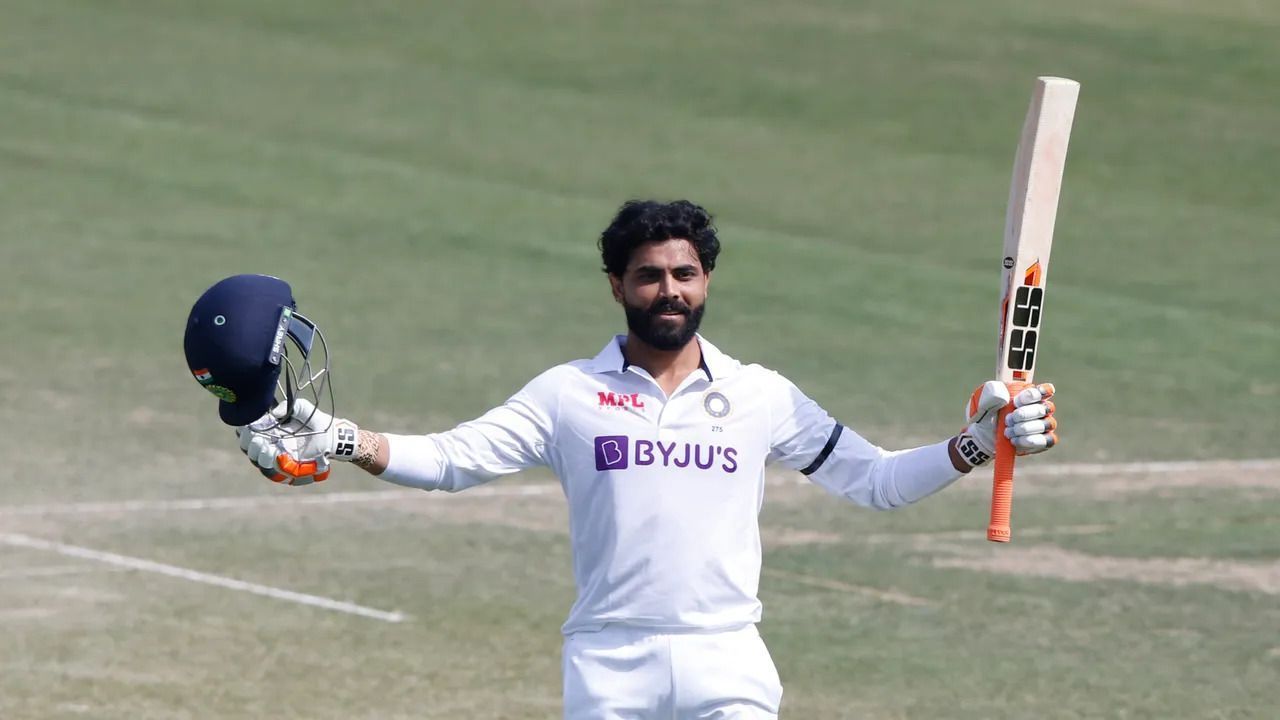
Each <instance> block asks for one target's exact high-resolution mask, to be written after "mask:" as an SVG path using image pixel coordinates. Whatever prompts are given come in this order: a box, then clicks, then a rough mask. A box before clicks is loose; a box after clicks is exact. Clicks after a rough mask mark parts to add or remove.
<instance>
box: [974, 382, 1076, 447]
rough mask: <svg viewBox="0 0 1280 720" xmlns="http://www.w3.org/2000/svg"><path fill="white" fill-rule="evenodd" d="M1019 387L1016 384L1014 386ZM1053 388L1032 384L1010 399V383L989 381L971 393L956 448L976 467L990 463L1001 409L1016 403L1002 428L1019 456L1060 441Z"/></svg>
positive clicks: (1046, 384)
mask: <svg viewBox="0 0 1280 720" xmlns="http://www.w3.org/2000/svg"><path fill="white" fill-rule="evenodd" d="M1015 387H1017V386H1015ZM1053 394H1054V387H1053V385H1052V384H1050V383H1040V384H1038V385H1029V386H1027V387H1025V388H1024V389H1023V390H1022V391H1020V392H1019V393H1018V394H1017V395H1016V396H1014V397H1013V398H1012V401H1011V400H1010V398H1009V386H1008V385H1005V384H1004V383H1002V382H999V381H997V380H988V381H987V382H985V383H983V384H981V385H979V386H978V389H976V390H974V391H973V395H971V396H969V403H968V404H967V405H966V406H965V420H966V421H967V422H968V423H969V424H968V426H966V427H965V429H964V431H963V432H961V433H960V435H959V437H958V438H957V440H956V449H957V450H959V451H960V455H961V456H963V457H964V459H965V461H966V462H968V463H969V464H970V465H971V466H973V467H978V466H980V465H985V464H987V463H988V462H990V460H991V458H992V457H994V456H995V452H996V436H995V433H996V422H997V418H998V417H999V413H1000V410H1001V408H1003V407H1005V406H1006V405H1008V404H1009V403H1010V402H1012V403H1013V407H1014V410H1013V411H1012V412H1010V413H1009V415H1008V416H1007V417H1006V418H1005V427H1003V428H1000V430H1001V431H1002V432H1003V433H1004V436H1005V437H1007V438H1009V441H1010V442H1011V443H1013V447H1014V448H1015V449H1016V450H1017V453H1018V454H1019V455H1034V454H1036V453H1041V452H1044V451H1045V450H1048V449H1049V448H1051V447H1053V446H1054V445H1056V444H1057V443H1058V434H1057V432H1055V431H1056V430H1057V428H1058V420H1057V418H1055V417H1054V416H1053V411H1054V405H1053V401H1052V400H1050V399H1049V398H1051V397H1053Z"/></svg>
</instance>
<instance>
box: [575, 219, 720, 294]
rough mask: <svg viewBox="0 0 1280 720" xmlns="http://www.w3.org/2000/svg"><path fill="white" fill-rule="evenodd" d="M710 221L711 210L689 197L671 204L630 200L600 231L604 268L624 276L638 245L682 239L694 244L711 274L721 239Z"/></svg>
mask: <svg viewBox="0 0 1280 720" xmlns="http://www.w3.org/2000/svg"><path fill="white" fill-rule="evenodd" d="M711 221H712V217H711V213H709V212H707V211H706V210H704V209H703V208H702V207H701V206H700V205H695V204H694V203H691V202H689V201H688V200H676V201H675V202H669V203H660V202H657V201H656V200H628V201H627V202H625V203H623V205H622V207H621V208H619V209H618V214H617V215H615V216H614V218H613V222H611V223H609V227H607V228H605V231H604V232H603V233H601V234H600V243H599V246H600V255H601V257H602V258H603V260H604V271H605V272H606V273H609V274H610V275H616V276H618V277H621V276H622V275H623V274H624V273H625V272H626V271H627V263H629V262H630V261H631V253H632V252H633V251H634V250H635V249H636V248H637V247H640V246H641V245H643V244H644V243H647V242H662V241H664V240H670V239H672V238H681V239H684V240H688V241H689V242H691V243H693V248H694V250H696V251H697V253H698V261H699V262H700V263H702V271H703V272H704V273H709V272H711V271H712V270H714V269H715V267H716V256H717V255H719V254H720V239H719V238H717V237H716V228H715V225H713V224H712V223H711Z"/></svg>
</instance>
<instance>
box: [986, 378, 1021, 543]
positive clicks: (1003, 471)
mask: <svg viewBox="0 0 1280 720" xmlns="http://www.w3.org/2000/svg"><path fill="white" fill-rule="evenodd" d="M1012 411H1013V403H1010V404H1009V405H1006V406H1005V407H1003V408H1001V409H1000V414H999V416H997V418H996V462H995V468H996V471H995V478H994V480H993V481H992V485H991V524H990V525H988V526H987V539H988V540H990V541H991V542H1002V543H1007V542H1009V537H1010V533H1009V515H1010V513H1011V512H1012V511H1013V463H1014V458H1015V457H1017V451H1016V450H1014V447H1013V443H1012V442H1010V441H1009V438H1007V437H1005V436H1004V428H1005V424H1004V423H1005V418H1006V417H1008V415H1009V413H1010V412H1012Z"/></svg>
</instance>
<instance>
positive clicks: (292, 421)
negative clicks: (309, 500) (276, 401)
mask: <svg viewBox="0 0 1280 720" xmlns="http://www.w3.org/2000/svg"><path fill="white" fill-rule="evenodd" d="M285 416H286V406H285V404H284V403H281V404H280V405H278V406H277V407H276V408H275V409H274V410H272V411H271V412H270V413H269V414H267V415H265V416H263V417H262V418H259V419H258V420H257V421H255V422H254V423H252V424H250V425H247V426H245V427H241V428H236V435H237V436H238V437H239V438H240V450H241V451H242V452H244V454H245V455H247V456H248V458H249V461H250V462H252V463H253V464H254V466H255V467H257V468H258V470H259V471H260V472H261V473H262V474H263V475H264V476H266V477H267V478H268V479H270V480H271V481H272V482H281V483H287V484H289V485H309V484H311V483H313V482H320V481H322V480H324V479H325V478H327V477H329V461H330V460H331V459H333V460H342V461H348V460H351V459H352V457H353V456H354V455H355V452H356V444H357V440H358V438H359V436H360V430H359V428H358V427H357V426H356V424H355V423H353V422H351V421H349V420H342V419H335V418H334V417H333V416H331V415H329V414H328V413H326V412H324V411H322V410H319V409H317V408H316V407H315V405H313V404H312V403H311V402H309V401H307V400H304V399H297V400H294V403H293V412H292V413H290V414H288V417H287V418H286V417H285Z"/></svg>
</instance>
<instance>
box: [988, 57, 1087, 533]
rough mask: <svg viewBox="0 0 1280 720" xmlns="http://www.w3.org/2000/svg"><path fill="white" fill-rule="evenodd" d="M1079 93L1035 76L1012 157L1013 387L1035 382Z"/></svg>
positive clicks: (997, 482)
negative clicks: (1059, 204)
mask: <svg viewBox="0 0 1280 720" xmlns="http://www.w3.org/2000/svg"><path fill="white" fill-rule="evenodd" d="M1079 94H1080V83H1078V82H1076V81H1074V80H1068V79H1066V78H1059V77H1039V78H1036V82H1035V87H1034V89H1033V91H1032V93H1031V105H1030V107H1029V108H1028V109H1027V117H1026V120H1025V121H1024V122H1023V125H1022V135H1021V136H1020V138H1019V140H1018V151H1017V154H1016V155H1015V156H1014V161H1013V178H1012V180H1011V181H1010V183H1009V207H1008V210H1007V211H1006V213H1005V224H1004V253H1003V258H1002V260H1001V266H1002V270H1003V273H1002V276H1001V282H1000V314H999V318H1000V330H999V334H998V342H997V345H996V379H997V380H1000V381H1002V382H1005V383H1011V384H1013V385H1014V386H1015V387H1017V386H1019V385H1022V384H1030V383H1031V382H1033V380H1034V377H1035V368H1036V355H1037V347H1038V346H1039V342H1040V337H1041V331H1042V328H1041V320H1042V316H1043V310H1044V293H1045V283H1046V281H1047V280H1048V276H1049V253H1050V251H1051V250H1052V249H1053V228H1054V224H1055V222H1056V221H1057V217H1058V196H1059V194H1060V193H1061V190H1062V173H1063V170H1064V169H1065V167H1066V161H1067V145H1068V143H1069V141H1070V139H1071V125H1072V123H1073V121H1074V118H1075V111H1076V99H1077V98H1078V97H1079ZM1009 410H1010V408H1005V409H1004V410H1003V411H1001V413H1000V417H999V418H998V420H997V422H998V425H997V432H996V458H995V478H994V481H993V485H992V493H991V523H990V524H989V525H988V527H987V539H988V540H991V541H992V542H1008V541H1009V539H1010V537H1011V533H1010V528H1009V519H1010V514H1011V511H1012V505H1013V467H1014V448H1013V445H1012V443H1010V442H1009V441H1008V439H1006V438H1005V437H1004V432H1003V430H1004V421H1005V416H1006V415H1007V414H1008V412H1009Z"/></svg>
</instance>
